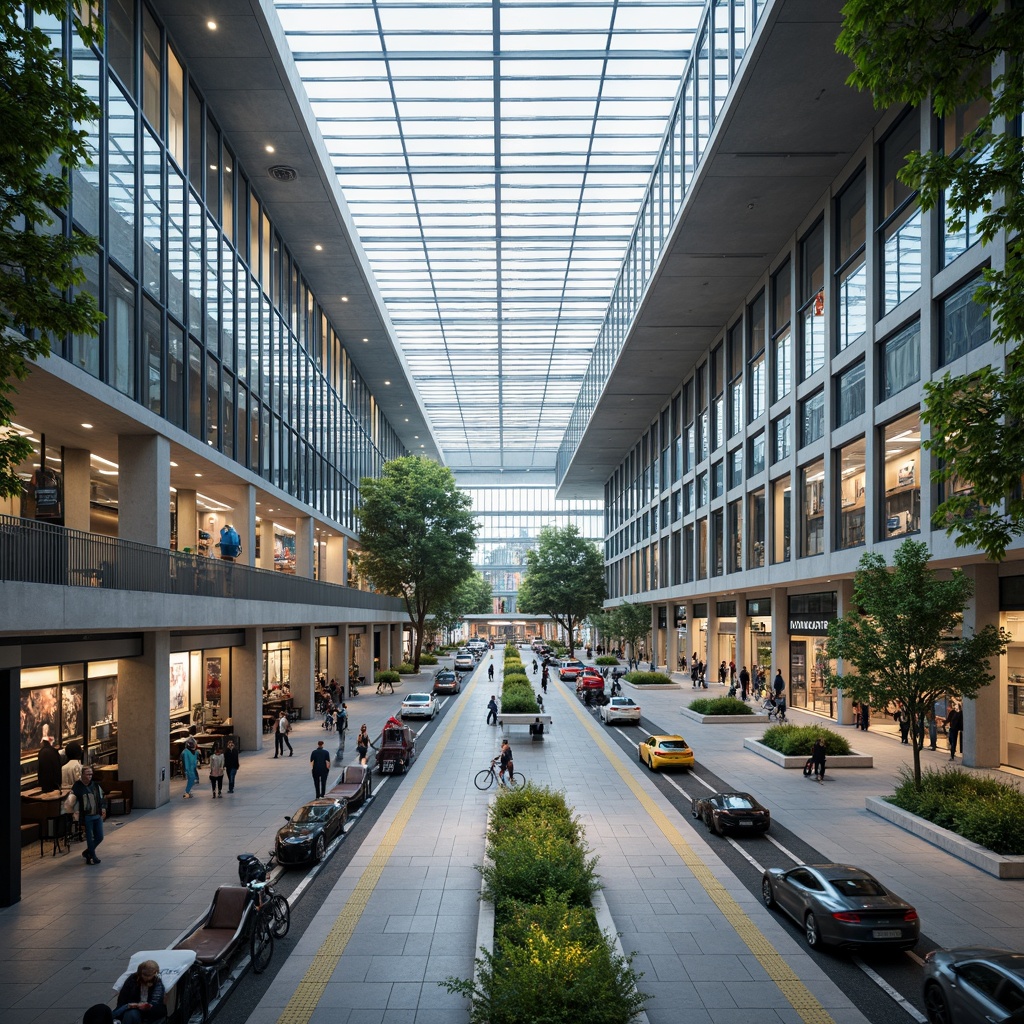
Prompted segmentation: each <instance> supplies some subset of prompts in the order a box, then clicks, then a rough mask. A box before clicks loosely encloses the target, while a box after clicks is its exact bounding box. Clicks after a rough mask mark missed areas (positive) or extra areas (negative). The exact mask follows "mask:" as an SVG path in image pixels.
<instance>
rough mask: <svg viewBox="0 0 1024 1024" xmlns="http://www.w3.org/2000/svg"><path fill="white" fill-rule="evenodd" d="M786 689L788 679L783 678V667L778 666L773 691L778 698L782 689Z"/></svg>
mask: <svg viewBox="0 0 1024 1024" xmlns="http://www.w3.org/2000/svg"><path fill="white" fill-rule="evenodd" d="M785 689H786V680H785V679H783V678H782V669H781V668H777V669H776V670H775V681H774V682H773V683H772V691H773V692H774V694H775V696H776V698H778V697H780V696H781V695H782V691H783V690H785Z"/></svg>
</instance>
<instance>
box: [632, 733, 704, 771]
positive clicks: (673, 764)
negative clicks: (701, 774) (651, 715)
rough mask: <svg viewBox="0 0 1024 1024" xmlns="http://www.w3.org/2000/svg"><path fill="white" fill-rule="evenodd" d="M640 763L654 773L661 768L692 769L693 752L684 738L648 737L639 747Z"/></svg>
mask: <svg viewBox="0 0 1024 1024" xmlns="http://www.w3.org/2000/svg"><path fill="white" fill-rule="evenodd" d="M637 753H638V756H639V758H640V763H641V764H645V765H647V767H648V768H650V769H651V771H652V772H656V771H658V770H659V769H661V768H692V767H693V751H692V750H691V749H690V745H689V743H687V742H686V740H684V739H683V737H682V736H676V735H656V736H648V737H647V739H645V740H643V741H642V742H641V743H639V744H638V745H637Z"/></svg>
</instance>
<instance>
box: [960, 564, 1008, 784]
mask: <svg viewBox="0 0 1024 1024" xmlns="http://www.w3.org/2000/svg"><path fill="white" fill-rule="evenodd" d="M964 572H965V573H967V575H968V576H969V577H970V578H971V579H973V580H974V597H972V598H971V601H970V603H969V604H968V605H967V607H966V608H965V609H964V624H963V631H964V636H973V635H974V633H976V632H978V631H979V630H981V629H984V628H985V626H988V625H992V626H996V627H998V626H999V569H998V566H996V565H993V564H992V563H990V562H982V563H980V564H977V565H965V566H964ZM997 667H998V659H996V660H995V663H994V664H992V665H991V666H990V671H991V672H992V673H993V674H995V671H996V669H997ZM1003 690H1004V687H1002V686H1000V685H999V682H998V676H997V677H996V682H994V683H991V684H990V685H989V686H983V687H982V688H981V689H980V690H979V691H978V696H977V698H975V699H974V700H965V701H964V735H963V746H964V764H965V765H970V766H971V767H972V768H998V767H999V764H1000V761H1001V747H1002V732H1001V729H1002V726H1001V718H1000V712H1001V709H1002V705H1003V699H1004V698H1003Z"/></svg>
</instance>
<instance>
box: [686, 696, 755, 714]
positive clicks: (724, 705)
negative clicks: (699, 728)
mask: <svg viewBox="0 0 1024 1024" xmlns="http://www.w3.org/2000/svg"><path fill="white" fill-rule="evenodd" d="M690 710H691V711H696V712H697V714H698V715H752V714H753V713H754V709H753V708H752V707H751V706H750V705H749V704H748V703H747V702H746V701H742V700H737V699H736V698H735V697H698V698H697V699H696V700H692V701H690Z"/></svg>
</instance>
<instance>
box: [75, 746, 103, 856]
mask: <svg viewBox="0 0 1024 1024" xmlns="http://www.w3.org/2000/svg"><path fill="white" fill-rule="evenodd" d="M64 810H65V811H67V813H68V814H70V815H71V816H72V817H73V818H74V819H75V821H80V822H81V823H82V828H83V829H84V830H85V849H84V850H83V851H82V856H83V857H84V858H85V863H86V864H99V862H100V859H99V857H97V856H96V848H97V847H98V846H99V845H100V843H102V842H103V822H104V820H105V819H106V817H107V801H106V798H105V797H104V796H103V787H102V786H100V784H99V783H98V782H93V780H92V765H91V764H87V765H85V766H84V767H83V768H82V777H81V778H80V779H79V780H78V781H77V782H76V783H75V784H74V786H72V787H71V792H70V793H68V796H67V799H66V800H65V801H64Z"/></svg>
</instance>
